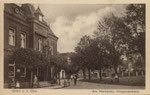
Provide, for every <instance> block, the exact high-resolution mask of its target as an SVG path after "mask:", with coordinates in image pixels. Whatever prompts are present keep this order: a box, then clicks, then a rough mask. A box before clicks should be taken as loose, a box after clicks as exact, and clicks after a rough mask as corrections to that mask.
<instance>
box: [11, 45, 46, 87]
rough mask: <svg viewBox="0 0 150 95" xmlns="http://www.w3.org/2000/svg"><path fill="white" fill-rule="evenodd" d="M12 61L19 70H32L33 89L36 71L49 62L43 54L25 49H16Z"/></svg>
mask: <svg viewBox="0 0 150 95" xmlns="http://www.w3.org/2000/svg"><path fill="white" fill-rule="evenodd" d="M12 59H13V62H15V66H16V67H17V68H19V67H22V66H23V67H26V68H29V69H30V70H31V87H32V81H33V73H34V69H35V68H36V67H39V66H45V65H46V64H47V62H48V61H47V59H46V58H45V56H44V54H43V53H41V52H39V51H35V50H32V49H24V48H19V49H16V50H15V51H14V52H13V56H12Z"/></svg>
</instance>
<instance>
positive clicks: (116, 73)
mask: <svg viewBox="0 0 150 95" xmlns="http://www.w3.org/2000/svg"><path fill="white" fill-rule="evenodd" d="M117 67H118V65H117V64H115V65H114V70H115V76H116V75H117V76H118V77H117V78H115V79H116V81H117V82H119V75H118V72H117Z"/></svg>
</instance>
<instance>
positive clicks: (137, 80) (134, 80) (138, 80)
mask: <svg viewBox="0 0 150 95" xmlns="http://www.w3.org/2000/svg"><path fill="white" fill-rule="evenodd" d="M80 81H84V82H92V83H100V84H112V85H128V86H145V76H131V77H122V78H119V82H116V81H115V80H114V79H113V82H111V79H108V78H103V80H102V81H100V80H99V79H91V80H88V79H81V80H80Z"/></svg>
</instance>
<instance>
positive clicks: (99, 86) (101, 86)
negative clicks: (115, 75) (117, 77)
mask: <svg viewBox="0 0 150 95" xmlns="http://www.w3.org/2000/svg"><path fill="white" fill-rule="evenodd" d="M144 88H145V87H144V86H126V85H114V84H100V83H91V82H83V81H77V84H76V85H74V83H73V80H72V81H71V82H70V86H66V87H64V85H59V86H58V85H57V86H53V87H44V88H40V89H144Z"/></svg>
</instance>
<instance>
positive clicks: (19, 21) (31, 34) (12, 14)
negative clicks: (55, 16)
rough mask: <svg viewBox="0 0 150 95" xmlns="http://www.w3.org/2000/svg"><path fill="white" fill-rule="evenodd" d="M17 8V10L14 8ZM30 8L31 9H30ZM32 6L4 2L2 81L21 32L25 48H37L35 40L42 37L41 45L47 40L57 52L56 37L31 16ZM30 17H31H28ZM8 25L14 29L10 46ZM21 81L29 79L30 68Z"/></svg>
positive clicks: (18, 44)
mask: <svg viewBox="0 0 150 95" xmlns="http://www.w3.org/2000/svg"><path fill="white" fill-rule="evenodd" d="M16 8H17V10H19V11H17V10H16ZM30 8H32V10H30ZM33 10H34V9H33V6H32V7H31V5H30V4H27V5H26V4H24V5H23V7H19V6H17V5H16V4H5V8H4V81H5V82H8V81H9V78H8V70H9V69H8V67H9V66H8V63H9V60H10V57H11V55H12V54H13V50H14V49H16V48H20V46H21V38H20V37H21V33H22V32H24V33H26V37H27V39H26V48H32V49H34V50H36V49H37V46H38V45H37V44H38V43H37V42H38V39H39V38H42V40H43V43H42V45H43V46H44V45H46V44H47V41H49V42H50V43H51V45H53V46H54V53H55V54H56V53H57V39H58V38H57V37H56V36H55V35H54V34H48V33H49V32H51V31H50V28H49V26H48V25H46V23H43V22H39V21H38V20H37V19H36V18H33V17H32V16H33V14H34V13H30V12H32V11H33ZM30 17H31V18H30ZM9 27H11V28H14V29H15V46H11V45H9V43H8V40H9ZM22 78H23V81H29V79H30V70H28V69H26V76H25V77H22Z"/></svg>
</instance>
